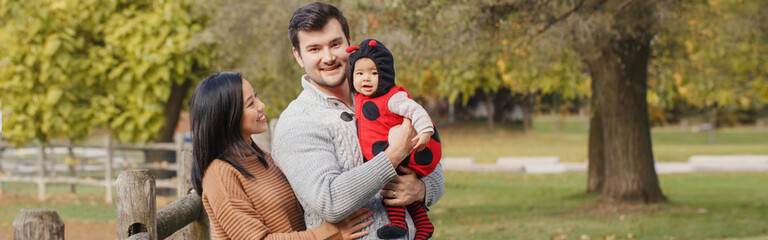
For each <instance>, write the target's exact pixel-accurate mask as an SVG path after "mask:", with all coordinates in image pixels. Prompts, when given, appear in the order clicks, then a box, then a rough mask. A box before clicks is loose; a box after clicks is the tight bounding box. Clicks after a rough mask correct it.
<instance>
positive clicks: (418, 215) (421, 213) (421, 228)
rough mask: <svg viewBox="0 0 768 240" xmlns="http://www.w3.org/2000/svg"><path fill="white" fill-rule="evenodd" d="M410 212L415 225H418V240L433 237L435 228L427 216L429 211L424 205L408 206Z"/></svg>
mask: <svg viewBox="0 0 768 240" xmlns="http://www.w3.org/2000/svg"><path fill="white" fill-rule="evenodd" d="M406 208H408V212H409V213H410V214H411V218H413V224H414V225H416V238H415V239H416V240H426V239H429V238H430V237H432V233H434V232H435V226H434V225H432V221H430V220H429V216H427V210H426V209H425V208H424V204H422V203H421V202H413V203H411V204H409V205H408V206H406Z"/></svg>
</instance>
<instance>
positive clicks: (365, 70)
mask: <svg viewBox="0 0 768 240" xmlns="http://www.w3.org/2000/svg"><path fill="white" fill-rule="evenodd" d="M352 81H353V82H352V83H353V84H354V86H355V90H356V91H357V92H359V93H361V94H363V95H365V96H371V94H373V93H375V92H376V88H377V87H378V86H379V73H378V71H377V70H376V64H375V63H373V60H371V59H370V58H361V59H358V60H357V62H355V69H354V71H352Z"/></svg>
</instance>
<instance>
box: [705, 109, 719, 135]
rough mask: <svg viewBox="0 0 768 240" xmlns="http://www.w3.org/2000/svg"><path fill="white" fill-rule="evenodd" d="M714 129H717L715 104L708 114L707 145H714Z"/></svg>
mask: <svg viewBox="0 0 768 240" xmlns="http://www.w3.org/2000/svg"><path fill="white" fill-rule="evenodd" d="M715 128H717V104H715V105H714V106H712V109H710V113H709V129H708V130H707V143H709V144H715Z"/></svg>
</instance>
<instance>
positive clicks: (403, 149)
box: [384, 118, 416, 167]
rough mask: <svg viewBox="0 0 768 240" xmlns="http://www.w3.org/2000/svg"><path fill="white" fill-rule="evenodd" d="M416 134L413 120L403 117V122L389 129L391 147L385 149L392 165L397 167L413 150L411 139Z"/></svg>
mask: <svg viewBox="0 0 768 240" xmlns="http://www.w3.org/2000/svg"><path fill="white" fill-rule="evenodd" d="M414 136H416V131H414V130H413V126H411V120H410V119H407V118H403V124H400V125H397V126H394V127H392V128H390V129H389V139H387V140H388V142H389V147H387V149H386V150H384V153H386V154H387V156H388V157H389V160H390V161H392V167H397V166H398V165H400V162H402V161H403V159H405V157H407V156H408V155H410V154H411V152H413V142H411V141H409V140H410V139H412V138H413V137H414Z"/></svg>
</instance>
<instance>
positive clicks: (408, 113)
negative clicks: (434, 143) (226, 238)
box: [387, 92, 435, 133]
mask: <svg viewBox="0 0 768 240" xmlns="http://www.w3.org/2000/svg"><path fill="white" fill-rule="evenodd" d="M387 107H388V108H389V111H390V112H392V113H394V114H397V115H400V116H403V117H406V118H410V119H411V123H412V124H413V129H416V132H418V133H425V132H434V131H435V130H434V126H433V125H432V119H431V118H429V114H428V113H427V110H424V107H422V106H421V105H419V104H418V103H416V101H413V99H410V98H408V94H407V93H405V92H398V93H395V95H392V97H391V98H389V102H387Z"/></svg>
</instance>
